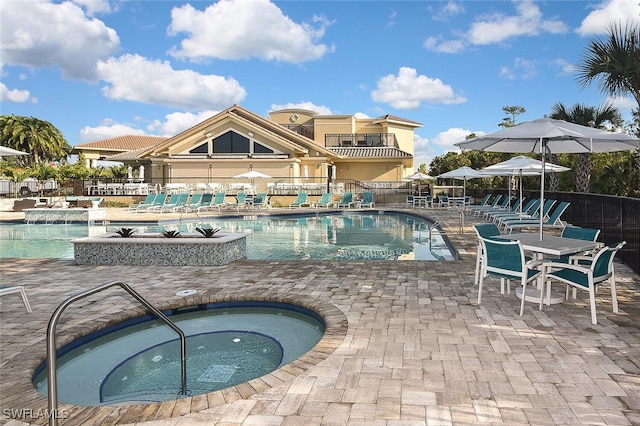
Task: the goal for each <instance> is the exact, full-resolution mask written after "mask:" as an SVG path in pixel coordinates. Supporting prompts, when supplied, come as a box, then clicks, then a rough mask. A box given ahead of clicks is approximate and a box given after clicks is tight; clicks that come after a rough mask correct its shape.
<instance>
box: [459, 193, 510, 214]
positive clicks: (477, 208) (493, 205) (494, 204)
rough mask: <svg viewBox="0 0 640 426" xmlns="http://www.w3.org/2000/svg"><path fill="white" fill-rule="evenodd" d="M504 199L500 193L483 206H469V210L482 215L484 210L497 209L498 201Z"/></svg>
mask: <svg viewBox="0 0 640 426" xmlns="http://www.w3.org/2000/svg"><path fill="white" fill-rule="evenodd" d="M500 200H502V194H498V195H496V196H495V197H494V198H493V201H491V202H490V203H487V204H485V205H482V206H467V211H469V212H473V214H475V215H476V216H480V215H481V214H482V212H483V211H485V210H488V209H495V208H497V207H498V203H499V202H500Z"/></svg>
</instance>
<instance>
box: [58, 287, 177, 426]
mask: <svg viewBox="0 0 640 426" xmlns="http://www.w3.org/2000/svg"><path fill="white" fill-rule="evenodd" d="M114 286H119V287H121V288H122V289H123V290H125V291H126V292H127V293H129V294H130V295H131V296H133V297H134V298H135V299H136V300H137V301H138V302H140V303H141V304H142V305H144V307H145V308H147V309H149V310H150V311H151V312H153V313H154V314H155V315H156V316H157V317H158V318H159V319H160V320H162V321H163V322H164V323H165V324H166V325H168V326H169V327H170V328H171V329H172V330H173V331H175V332H176V333H178V336H180V361H181V365H180V366H181V387H182V390H181V394H182V395H187V394H188V391H187V341H186V337H185V335H184V332H183V331H182V330H181V329H180V328H178V326H177V325H175V324H174V323H173V321H171V320H170V319H169V318H168V317H167V316H166V315H165V314H163V313H162V311H160V310H159V309H158V308H156V307H155V306H153V305H152V304H151V303H149V302H148V301H147V300H146V299H145V298H143V297H142V296H141V295H140V294H138V293H137V292H136V291H135V290H134V289H132V288H131V287H130V286H129V284H127V283H125V282H123V281H113V282H110V283H106V284H102V285H100V286H97V287H94V288H92V289H89V290H87V291H83V292H82V293H78V294H76V295H74V296H71V297H69V298H68V299H67V300H65V301H64V302H62V303H61V304H60V305H58V307H57V308H56V310H55V311H54V312H53V314H52V315H51V319H50V320H49V325H48V327H47V388H48V389H47V400H48V404H49V412H48V414H49V425H50V426H57V424H58V418H57V417H58V416H57V413H58V394H57V393H58V389H57V388H58V386H57V374H56V326H57V325H58V321H59V319H60V316H62V313H63V312H64V310H65V309H66V308H67V307H68V306H69V305H71V304H72V303H73V302H75V301H77V300H80V299H83V298H85V297H87V296H91V295H92V294H95V293H98V292H100V291H102V290H106V289H108V288H110V287H114Z"/></svg>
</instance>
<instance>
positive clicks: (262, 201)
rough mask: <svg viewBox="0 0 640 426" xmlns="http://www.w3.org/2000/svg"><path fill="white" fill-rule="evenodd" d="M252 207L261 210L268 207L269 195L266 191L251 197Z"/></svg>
mask: <svg viewBox="0 0 640 426" xmlns="http://www.w3.org/2000/svg"><path fill="white" fill-rule="evenodd" d="M251 208H252V209H258V210H261V209H263V208H269V197H268V196H267V194H266V193H263V192H261V193H259V194H258V195H256V196H255V197H253V202H252V203H251Z"/></svg>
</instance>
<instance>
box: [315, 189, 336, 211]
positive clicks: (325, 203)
mask: <svg viewBox="0 0 640 426" xmlns="http://www.w3.org/2000/svg"><path fill="white" fill-rule="evenodd" d="M334 205H335V203H334V202H333V196H332V195H331V193H329V192H323V193H322V196H321V197H320V200H319V201H318V202H317V203H316V208H318V207H325V208H329V207H333V206H334Z"/></svg>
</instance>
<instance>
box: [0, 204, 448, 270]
mask: <svg viewBox="0 0 640 426" xmlns="http://www.w3.org/2000/svg"><path fill="white" fill-rule="evenodd" d="M121 227H129V228H134V229H135V230H136V231H137V232H163V231H165V230H171V229H175V230H178V231H180V232H195V228H197V227H214V228H220V229H221V230H222V232H243V233H246V234H247V258H248V259H254V260H283V259H287V260H295V259H297V260H452V259H454V255H453V252H452V251H451V250H450V249H449V246H448V244H447V242H446V240H445V238H444V237H443V236H442V235H440V234H439V233H438V231H437V230H433V231H429V223H428V222H426V221H424V220H422V219H419V218H417V217H414V216H410V215H405V214H401V213H377V212H373V213H360V212H345V213H341V214H318V215H312V216H289V215H287V216H260V217H253V218H251V219H244V218H220V219H215V220H214V219H212V220H209V219H206V220H205V222H204V223H202V222H190V223H170V224H165V225H162V226H158V225H149V224H146V225H143V224H136V223H129V224H111V225H106V226H103V225H100V226H87V225H79V224H69V225H65V224H48V225H47V224H6V223H5V224H0V258H15V257H17V258H58V259H73V244H72V243H71V242H70V240H71V239H74V238H79V237H86V236H91V235H100V234H104V233H107V232H114V231H115V230H116V229H119V228H121Z"/></svg>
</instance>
